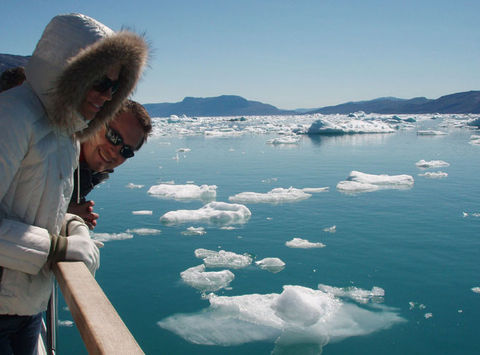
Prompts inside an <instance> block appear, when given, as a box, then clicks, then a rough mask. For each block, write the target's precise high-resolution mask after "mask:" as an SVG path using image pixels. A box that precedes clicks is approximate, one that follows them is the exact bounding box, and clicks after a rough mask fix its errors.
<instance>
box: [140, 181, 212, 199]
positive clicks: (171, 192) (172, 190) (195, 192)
mask: <svg viewBox="0 0 480 355" xmlns="http://www.w3.org/2000/svg"><path fill="white" fill-rule="evenodd" d="M216 189H217V186H215V185H201V186H197V185H193V184H186V185H171V184H160V185H154V186H152V187H150V189H148V193H149V194H150V195H154V196H155V197H159V198H163V199H173V200H202V201H212V200H214V199H215V197H216V196H217V191H216Z"/></svg>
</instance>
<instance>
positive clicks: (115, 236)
mask: <svg viewBox="0 0 480 355" xmlns="http://www.w3.org/2000/svg"><path fill="white" fill-rule="evenodd" d="M92 238H93V239H95V240H98V241H99V242H110V241H112V240H125V239H132V238H133V235H132V234H131V233H92Z"/></svg>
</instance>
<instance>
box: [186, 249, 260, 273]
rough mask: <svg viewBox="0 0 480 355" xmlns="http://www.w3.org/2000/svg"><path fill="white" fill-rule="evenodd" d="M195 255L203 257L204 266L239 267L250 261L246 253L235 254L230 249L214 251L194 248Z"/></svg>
mask: <svg viewBox="0 0 480 355" xmlns="http://www.w3.org/2000/svg"><path fill="white" fill-rule="evenodd" d="M195 256H196V257H197V258H200V259H203V263H204V264H205V266H206V267H210V268H214V267H215V268H231V269H241V268H244V267H247V266H248V265H250V264H251V263H252V258H251V257H250V256H249V255H247V254H243V255H240V254H236V253H233V252H231V251H225V250H220V251H218V252H217V251H214V250H208V249H197V250H195Z"/></svg>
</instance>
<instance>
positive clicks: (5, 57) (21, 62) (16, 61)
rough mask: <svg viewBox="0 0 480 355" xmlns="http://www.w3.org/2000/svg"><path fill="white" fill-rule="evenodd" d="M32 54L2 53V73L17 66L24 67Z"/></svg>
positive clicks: (0, 55)
mask: <svg viewBox="0 0 480 355" xmlns="http://www.w3.org/2000/svg"><path fill="white" fill-rule="evenodd" d="M29 59H30V56H23V55H15V54H2V53H0V73H3V72H4V71H5V70H7V69H10V68H15V67H24V66H25V65H26V64H27V62H28V60H29Z"/></svg>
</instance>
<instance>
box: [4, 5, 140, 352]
mask: <svg viewBox="0 0 480 355" xmlns="http://www.w3.org/2000/svg"><path fill="white" fill-rule="evenodd" d="M147 56H148V49H147V45H146V43H145V41H144V39H143V38H141V37H139V36H137V35H136V34H134V33H131V32H128V31H122V32H118V33H115V32H113V31H112V30H111V29H109V28H108V27H106V26H104V25H103V24H101V23H99V22H98V21H96V20H94V19H92V18H90V17H88V16H85V15H81V14H69V15H60V16H56V17H55V18H53V19H52V20H51V21H50V23H49V24H48V25H47V27H46V28H45V30H44V33H43V35H42V37H41V38H40V40H39V42H38V43H37V46H36V48H35V51H34V53H33V55H32V57H31V59H30V60H29V63H28V64H27V66H26V76H27V80H26V82H25V83H24V84H23V85H21V86H19V87H16V88H13V89H10V90H8V91H5V92H3V93H1V94H0V181H1V184H0V270H1V271H0V273H1V276H0V277H1V278H0V353H1V354H10V353H12V352H13V353H21V354H29V353H32V352H33V351H34V349H35V343H36V340H37V338H38V333H39V325H40V322H41V312H43V311H44V310H45V309H46V307H47V303H48V299H49V297H50V292H51V289H52V282H53V274H52V272H51V270H50V267H51V264H52V263H54V262H56V261H59V260H79V261H84V262H85V264H86V265H87V267H88V268H89V269H90V271H91V272H94V271H95V269H96V268H98V265H99V252H98V248H97V247H96V246H95V244H94V243H93V241H92V240H91V239H90V238H89V234H88V228H87V226H86V225H85V224H84V223H83V222H80V220H74V221H73V222H72V223H70V224H68V225H66V224H64V220H66V218H65V214H66V210H67V206H68V202H69V201H70V196H71V193H72V188H73V183H72V173H73V171H74V169H75V168H76V165H77V161H78V154H79V143H78V141H77V139H79V140H85V139H88V138H89V137H91V136H93V135H94V134H95V132H96V131H97V130H98V129H99V128H101V127H103V126H104V125H105V123H106V122H108V121H109V120H110V119H111V118H113V116H114V115H115V113H116V111H117V110H118V109H119V108H120V105H121V103H122V101H124V100H125V99H126V97H127V96H128V95H129V94H130V93H131V92H132V90H133V89H134V87H135V85H136V83H137V81H138V79H139V77H140V75H141V72H142V70H143V68H144V66H145V64H146V61H147ZM67 217H68V218H67V219H70V218H73V217H72V216H71V215H67ZM62 225H64V228H63V230H66V233H65V234H66V235H67V236H69V237H68V238H66V237H65V236H59V234H60V232H61V229H62ZM65 225H66V226H68V228H65Z"/></svg>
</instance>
